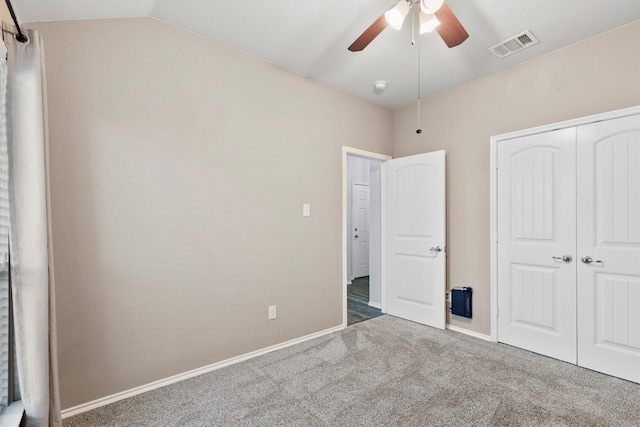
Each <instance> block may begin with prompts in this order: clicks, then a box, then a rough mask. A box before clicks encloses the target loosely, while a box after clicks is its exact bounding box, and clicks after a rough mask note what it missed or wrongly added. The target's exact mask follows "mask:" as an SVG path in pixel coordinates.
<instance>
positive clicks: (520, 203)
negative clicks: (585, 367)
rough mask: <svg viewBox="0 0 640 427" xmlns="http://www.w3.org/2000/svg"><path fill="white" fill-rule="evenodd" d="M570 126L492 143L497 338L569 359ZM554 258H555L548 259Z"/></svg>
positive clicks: (572, 314) (572, 306) (572, 346)
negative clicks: (495, 190) (495, 166)
mask: <svg viewBox="0 0 640 427" xmlns="http://www.w3.org/2000/svg"><path fill="white" fill-rule="evenodd" d="M575 138H576V137H575V128H572V129H562V130H557V131H553V132H547V133H544V134H537V135H530V136H525V137H521V138H517V139H514V140H511V141H509V142H507V143H502V144H500V145H499V146H498V306H499V313H498V340H499V341H501V342H504V343H506V344H510V345H514V346H517V347H521V348H524V349H527V350H530V351H534V352H536V353H540V354H544V355H547V356H551V357H555V358H557V359H561V360H565V361H567V362H572V363H575V362H576V341H575V335H576V300H575V283H576V276H575V259H571V260H567V261H563V260H562V259H560V258H561V257H562V256H563V255H570V256H571V257H572V258H575V242H576V235H575V229H576V228H575V215H576V206H575V191H576V190H575ZM554 257H556V258H554Z"/></svg>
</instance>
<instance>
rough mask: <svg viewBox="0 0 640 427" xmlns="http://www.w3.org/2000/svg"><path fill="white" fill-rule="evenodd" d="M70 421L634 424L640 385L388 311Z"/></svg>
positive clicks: (639, 419)
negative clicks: (430, 326) (315, 337)
mask: <svg viewBox="0 0 640 427" xmlns="http://www.w3.org/2000/svg"><path fill="white" fill-rule="evenodd" d="M63 425H64V426H65V427H75V426H486V425H490V426H638V425H640V385H638V384H634V383H631V382H628V381H623V380H620V379H617V378H613V377H609V376H607V375H603V374H599V373H597V372H593V371H589V370H586V369H582V368H579V367H576V366H574V365H571V364H568V363H564V362H560V361H557V360H554V359H549V358H546V357H543V356H539V355H536V354H533V353H530V352H527V351H524V350H520V349H516V348H512V347H509V346H506V345H502V344H496V343H490V342H485V341H482V340H479V339H476V338H472V337H469V336H466V335H462V334H459V333H456V332H451V331H440V330H436V329H432V328H428V327H425V326H422V325H418V324H416V323H412V322H408V321H405V320H401V319H398V318H395V317H391V316H388V315H385V316H381V317H377V318H375V319H371V320H369V321H366V322H361V323H358V324H356V325H354V326H351V327H349V328H347V329H345V330H343V331H340V332H336V333H333V334H330V335H325V336H323V337H320V338H317V339H314V340H311V341H307V342H305V343H302V344H298V345H296V346H292V347H289V348H286V349H283V350H279V351H275V352H272V353H269V354H267V355H264V356H261V357H259V358H255V359H251V360H248V361H245V362H243V363H240V364H237V365H233V366H230V367H227V368H223V369H220V370H217V371H214V372H211V373H209V374H204V375H201V376H199V377H196V378H192V379H189V380H186V381H183V382H180V383H176V384H173V385H170V386H167V387H164V388H161V389H157V390H154V391H151V392H148V393H144V394H140V395H138V396H134V397H132V398H130V399H126V400H122V401H119V402H116V403H113V404H111V405H108V406H104V407H101V408H98V409H95V410H93V411H90V412H86V413H83V414H80V415H77V416H75V417H71V418H68V419H66V420H64V422H63Z"/></svg>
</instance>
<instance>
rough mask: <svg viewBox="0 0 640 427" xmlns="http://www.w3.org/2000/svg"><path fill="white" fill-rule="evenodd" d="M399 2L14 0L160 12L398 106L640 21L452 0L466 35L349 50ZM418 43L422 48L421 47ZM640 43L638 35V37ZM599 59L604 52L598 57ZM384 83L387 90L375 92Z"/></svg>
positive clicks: (624, 12) (637, 13) (619, 2)
mask: <svg viewBox="0 0 640 427" xmlns="http://www.w3.org/2000/svg"><path fill="white" fill-rule="evenodd" d="M396 2H397V0H241V1H229V0H224V1H223V0H209V1H206V0H179V1H178V0H90V1H87V0H48V1H42V0H13V1H12V3H13V6H14V9H15V10H16V12H17V15H18V18H19V20H20V21H21V22H24V23H26V22H33V21H54V20H76V19H105V18H123V17H153V18H156V19H159V20H162V21H164V22H167V23H169V24H172V25H175V26H178V27H181V28H184V29H186V30H189V31H192V32H194V33H197V34H200V35H202V36H204V37H207V38H209V39H211V40H214V41H217V42H219V43H222V44H224V45H227V46H230V47H233V48H235V49H238V50H240V51H243V52H246V53H247V54H249V55H252V56H255V57H258V58H261V59H263V60H265V61H268V62H271V63H273V64H276V65H278V66H281V67H284V68H287V69H289V70H291V71H293V72H295V73H298V74H301V75H304V76H307V77H309V78H311V79H313V80H317V81H319V82H321V83H323V84H326V85H329V86H333V87H335V88H337V89H340V90H342V91H345V92H349V93H352V94H354V95H356V96H358V97H361V98H364V99H366V100H368V101H371V102H374V103H377V104H380V105H383V106H386V107H388V108H394V109H395V108H399V107H402V106H404V105H407V104H409V103H412V102H415V101H416V99H417V97H418V84H417V83H418V80H417V79H418V72H417V70H418V49H420V65H421V67H420V68H421V73H420V74H421V75H420V82H421V94H420V96H421V97H422V98H425V97H428V96H430V95H433V94H435V93H438V92H441V91H443V90H446V89H449V88H451V87H454V86H457V85H460V84H463V83H465V82H467V81H470V80H474V79H477V78H480V77H482V76H485V75H487V74H490V73H493V72H495V71H498V70H500V69H503V68H506V67H509V66H513V65H515V64H518V63H521V62H524V61H527V60H529V59H531V58H534V57H536V56H539V55H543V54H545V53H547V52H551V51H554V50H557V49H560V48H562V47H565V46H568V45H570V44H573V43H576V42H578V41H580V40H583V39H586V38H589V37H592V36H595V35H597V34H599V33H602V32H605V31H608V30H611V29H614V28H617V27H620V26H622V25H625V24H628V23H630V22H633V21H636V20H638V19H640V1H639V0H608V1H603V0H446V3H447V4H448V5H449V7H450V8H451V9H452V10H453V12H454V13H455V14H456V15H457V17H458V19H459V20H460V21H461V23H462V24H463V25H464V27H465V28H466V30H467V31H468V33H469V39H467V40H466V41H465V42H464V43H463V44H461V45H460V46H457V47H454V48H451V49H449V48H447V46H446V45H445V44H444V42H443V41H442V40H441V39H440V37H439V36H438V34H437V33H436V32H433V33H429V34H425V35H422V36H420V40H419V43H418V44H417V45H416V46H412V45H411V43H410V41H411V39H412V29H411V27H412V26H411V23H410V21H409V20H407V21H406V22H405V25H404V26H403V28H402V29H401V30H399V31H396V30H393V29H391V28H390V27H388V28H387V29H385V30H384V31H383V32H382V33H381V34H380V35H379V36H378V37H377V38H376V39H375V40H374V41H373V42H372V43H371V44H370V45H369V46H368V47H367V48H366V49H365V50H364V51H362V52H350V51H348V50H347V47H348V46H349V45H350V44H351V43H352V42H353V41H354V40H355V39H356V38H357V37H358V36H359V35H360V34H361V33H362V32H363V31H364V30H365V29H366V28H367V27H368V26H369V25H370V24H371V23H372V22H373V21H374V20H375V19H376V18H378V17H379V16H380V15H381V14H382V13H383V12H385V11H386V10H388V9H390V8H391V7H393V6H394V4H395V3H396ZM525 30H529V31H531V32H532V33H533V34H534V35H535V37H537V38H538V39H539V40H540V43H539V44H537V45H535V46H532V47H530V48H528V49H525V50H522V51H520V52H518V53H515V54H513V55H510V56H507V57H505V58H503V59H499V58H498V57H496V56H495V55H494V54H493V53H492V52H490V50H489V47H491V46H493V45H495V44H497V43H500V42H502V41H504V40H506V39H508V38H510V37H512V36H515V35H517V34H520V33H522V32H523V31H525ZM418 46H419V47H418ZM638 48H639V49H640V39H639V40H638ZM594 61H597V58H594ZM378 80H384V81H386V82H387V83H388V85H387V88H386V89H385V90H384V91H382V92H381V93H377V92H376V91H375V90H374V82H376V81H378Z"/></svg>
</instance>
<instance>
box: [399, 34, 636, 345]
mask: <svg viewBox="0 0 640 427" xmlns="http://www.w3.org/2000/svg"><path fill="white" fill-rule="evenodd" d="M497 60H498V59H496V61H497ZM638 104H640V22H635V23H632V24H630V25H627V26H624V27H621V28H619V29H616V30H614V31H611V32H608V33H605V34H602V35H600V36H597V37H594V38H591V39H588V40H586V41H583V42H581V43H578V44H575V45H572V46H569V47H567V48H565V49H562V50H558V51H556V52H553V53H550V54H548V55H545V56H542V57H540V58H537V59H534V60H531V61H529V62H526V63H524V64H522V65H519V66H515V67H512V68H509V69H507V70H504V71H501V72H498V73H495V74H492V75H489V76H487V77H484V78H482V79H479V80H476V81H473V82H470V83H468V84H465V85H462V86H459V87H456V88H454V89H451V90H448V91H445V92H442V93H440V94H438V95H435V96H433V97H431V98H428V99H425V100H423V101H422V104H421V107H422V108H421V109H422V130H423V132H422V134H421V135H419V136H418V135H416V133H415V130H416V124H415V123H416V118H417V108H416V104H414V105H411V106H408V107H406V108H404V109H401V110H397V111H396V112H395V118H394V157H400V156H407V155H410V154H417V153H421V152H426V151H434V150H440V149H445V150H447V251H448V270H447V276H448V287H449V288H452V287H456V286H462V285H466V286H471V287H473V289H474V295H473V309H474V312H473V319H470V320H467V319H464V318H460V317H457V316H455V317H454V318H453V319H450V323H451V324H453V325H455V326H459V327H463V328H467V329H471V330H473V331H476V332H480V333H483V334H489V333H490V313H489V310H490V294H489V280H490V275H489V259H490V254H489V245H490V243H489V225H490V224H489V214H490V209H489V137H490V136H492V135H498V134H501V133H505V132H510V131H515V130H519V129H526V128H529V127H534V126H538V125H543V124H550V123H554V122H558V121H562V120H568V119H572V118H577V117H582V116H586V115H591V114H596V113H600V112H605V111H609V110H615V109H619V108H624V107H630V106H633V105H638Z"/></svg>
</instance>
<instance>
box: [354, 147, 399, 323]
mask: <svg viewBox="0 0 640 427" xmlns="http://www.w3.org/2000/svg"><path fill="white" fill-rule="evenodd" d="M347 155H352V156H357V157H363V158H366V159H373V160H381V161H383V162H384V161H386V160H390V159H391V156H388V155H386V154H380V153H374V152H372V151H366V150H361V149H359V148H353V147H348V146H346V145H343V146H342V326H343V327H345V328H346V327H347V283H348V281H349V280H348V277H347V244H348V243H347V242H348V239H349V230H347V215H348V214H349V209H348V206H347V202H348V200H347V194H348V186H349V182H348V180H347ZM369 238H371V237H369Z"/></svg>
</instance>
